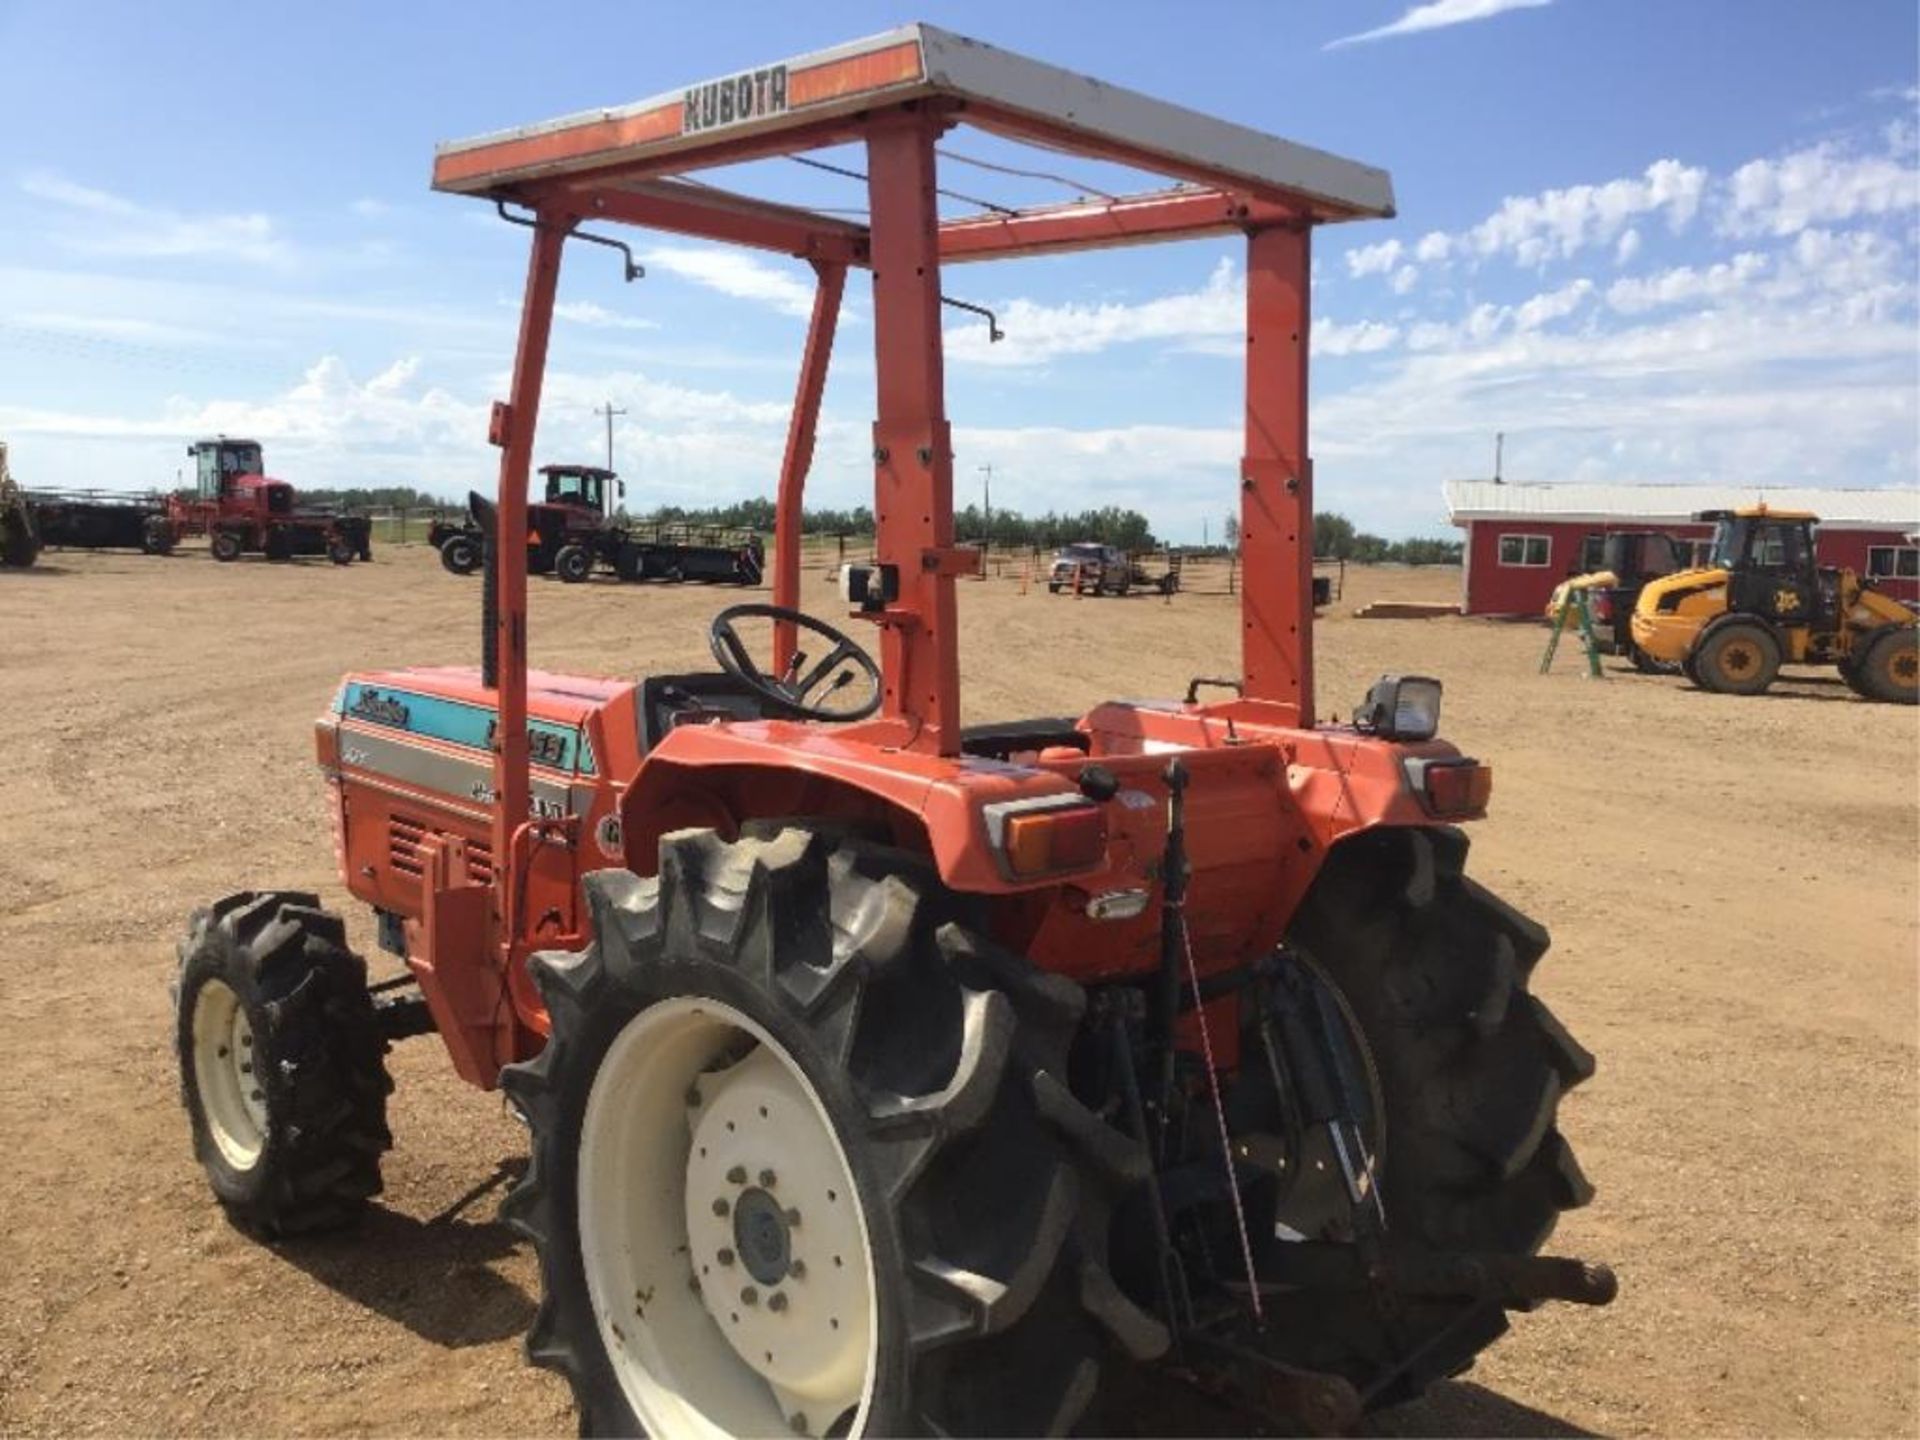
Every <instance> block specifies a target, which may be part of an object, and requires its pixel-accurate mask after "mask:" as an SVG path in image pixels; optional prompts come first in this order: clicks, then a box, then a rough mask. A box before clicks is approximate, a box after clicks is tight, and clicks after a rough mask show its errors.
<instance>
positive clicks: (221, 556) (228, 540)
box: [208, 530, 246, 564]
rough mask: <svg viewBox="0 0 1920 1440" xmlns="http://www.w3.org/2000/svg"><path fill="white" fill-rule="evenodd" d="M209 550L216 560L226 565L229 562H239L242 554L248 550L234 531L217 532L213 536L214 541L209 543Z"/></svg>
mask: <svg viewBox="0 0 1920 1440" xmlns="http://www.w3.org/2000/svg"><path fill="white" fill-rule="evenodd" d="M208 548H209V549H210V550H211V551H212V553H213V558H214V559H216V560H218V561H220V562H221V563H223V564H225V563H227V562H229V561H233V560H238V559H239V558H240V556H241V553H242V552H243V551H244V550H245V549H246V545H245V544H244V543H243V542H242V541H241V539H240V537H239V535H238V534H236V533H235V532H234V531H232V530H216V531H215V532H214V534H213V539H212V540H211V541H210V542H208Z"/></svg>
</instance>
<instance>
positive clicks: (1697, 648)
mask: <svg viewBox="0 0 1920 1440" xmlns="http://www.w3.org/2000/svg"><path fill="white" fill-rule="evenodd" d="M1692 660H1693V678H1694V681H1695V683H1696V684H1698V685H1699V686H1700V688H1701V689H1703V690H1712V691H1714V692H1715V693H1716V694H1720V695H1761V694H1764V693H1766V690H1767V687H1768V686H1770V685H1772V684H1773V681H1774V677H1775V676H1777V675H1778V674H1779V673H1780V642H1779V641H1777V640H1775V639H1774V638H1773V635H1772V634H1771V633H1770V632H1769V631H1768V630H1767V629H1766V628H1765V627H1763V626H1760V625H1756V624H1753V623H1752V622H1750V621H1744V620H1741V621H1735V622H1733V623H1732V624H1728V625H1716V626H1714V627H1713V628H1712V629H1711V630H1709V631H1707V633H1706V634H1704V635H1702V636H1701V637H1700V639H1699V640H1697V641H1696V642H1695V643H1694V647H1693V655H1692Z"/></svg>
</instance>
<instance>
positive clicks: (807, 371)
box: [773, 260, 847, 675]
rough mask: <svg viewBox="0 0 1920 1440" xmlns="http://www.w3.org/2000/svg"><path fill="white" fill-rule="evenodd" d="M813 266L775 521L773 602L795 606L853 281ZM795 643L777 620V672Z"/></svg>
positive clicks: (786, 623)
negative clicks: (816, 448) (813, 476)
mask: <svg viewBox="0 0 1920 1440" xmlns="http://www.w3.org/2000/svg"><path fill="white" fill-rule="evenodd" d="M813 269H814V273H815V274H816V275H817V276H818V277H819V282H818V284H817V285H816V286H815V288H814V292H813V318H812V320H811V321H810V322H809V323H808V325H807V350H806V354H805V355H804V356H803V357H802V358H801V361H800V379H799V382H798V383H797V384H796V385H795V386H794V393H793V417H792V418H791V419H790V420H789V421H788V422H787V453H786V456H785V458H784V459H782V461H781V462H780V496H779V504H778V505H777V507H776V508H775V511H774V521H773V603H774V604H776V605H784V606H785V607H786V608H787V609H789V610H798V609H799V608H800V525H801V502H802V501H803V500H804V498H805V496H806V489H807V472H808V471H809V470H811V469H812V468H813V441H814V434H815V430H816V428H817V426H818V424H819V420H820V397H821V395H822V394H823V393H824V392H825V391H826V388H827V365H828V362H829V361H831V359H832V358H833V335H834V330H835V329H836V328H837V326H838V324H839V320H840V298H841V295H842V293H843V292H844V291H845V289H846V284H847V267H846V266H845V265H844V264H841V263H838V262H833V261H824V260H816V261H814V262H813ZM795 643H796V641H795V634H794V626H793V622H792V621H790V620H776V621H774V624H773V673H774V674H776V675H784V674H786V673H787V666H788V665H789V664H790V663H791V662H792V660H793V651H794V645H795Z"/></svg>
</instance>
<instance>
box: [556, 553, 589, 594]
mask: <svg viewBox="0 0 1920 1440" xmlns="http://www.w3.org/2000/svg"><path fill="white" fill-rule="evenodd" d="M553 573H554V574H556V575H558V576H559V577H560V579H561V580H562V581H563V582H564V583H566V584H568V585H578V584H580V583H582V582H583V581H585V580H587V579H588V578H589V577H591V576H592V574H593V552H592V551H591V550H589V549H587V547H586V546H584V545H562V546H561V547H560V553H559V554H557V555H555V556H554V557H553Z"/></svg>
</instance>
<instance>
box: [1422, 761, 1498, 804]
mask: <svg viewBox="0 0 1920 1440" xmlns="http://www.w3.org/2000/svg"><path fill="white" fill-rule="evenodd" d="M1407 779H1408V780H1409V781H1410V782H1411V783H1412V785H1413V791H1414V794H1416V795H1418V796H1419V797H1420V803H1421V804H1422V805H1424V806H1425V807H1426V808H1427V813H1429V814H1431V815H1436V816H1460V815H1477V814H1479V813H1480V812H1481V811H1483V810H1485V809H1486V808H1487V802H1488V801H1489V800H1491V799H1492V798H1493V767H1492V766H1491V765H1482V764H1481V763H1480V762H1479V761H1478V760H1468V759H1464V758H1463V759H1458V760H1429V759H1426V758H1424V757H1421V756H1409V757H1408V759H1407Z"/></svg>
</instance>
